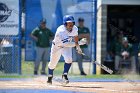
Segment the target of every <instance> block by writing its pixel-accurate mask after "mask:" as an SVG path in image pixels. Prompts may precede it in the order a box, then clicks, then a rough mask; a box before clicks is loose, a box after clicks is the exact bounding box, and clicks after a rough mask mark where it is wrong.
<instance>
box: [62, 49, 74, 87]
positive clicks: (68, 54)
mask: <svg viewBox="0 0 140 93" xmlns="http://www.w3.org/2000/svg"><path fill="white" fill-rule="evenodd" d="M62 55H63V57H64V60H65V64H64V71H63V75H62V79H64V80H65V83H66V84H67V83H69V80H68V77H67V75H68V72H69V69H70V67H71V64H72V48H64V49H63V51H62Z"/></svg>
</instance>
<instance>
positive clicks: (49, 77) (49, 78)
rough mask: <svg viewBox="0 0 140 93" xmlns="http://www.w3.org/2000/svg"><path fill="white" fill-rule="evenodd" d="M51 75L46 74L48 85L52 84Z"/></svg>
mask: <svg viewBox="0 0 140 93" xmlns="http://www.w3.org/2000/svg"><path fill="white" fill-rule="evenodd" d="M52 78H53V77H52V76H48V81H47V83H48V84H49V85H51V84H52Z"/></svg>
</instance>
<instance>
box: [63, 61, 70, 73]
mask: <svg viewBox="0 0 140 93" xmlns="http://www.w3.org/2000/svg"><path fill="white" fill-rule="evenodd" d="M70 67H71V63H65V64H64V71H63V74H68V71H69V69H70Z"/></svg>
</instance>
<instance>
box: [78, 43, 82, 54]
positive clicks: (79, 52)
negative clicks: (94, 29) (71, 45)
mask: <svg viewBox="0 0 140 93" xmlns="http://www.w3.org/2000/svg"><path fill="white" fill-rule="evenodd" d="M76 51H77V52H78V54H82V53H83V52H82V50H81V48H80V46H79V45H77V46H76Z"/></svg>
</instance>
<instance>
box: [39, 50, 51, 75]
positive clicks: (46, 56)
mask: <svg viewBox="0 0 140 93" xmlns="http://www.w3.org/2000/svg"><path fill="white" fill-rule="evenodd" d="M49 52H50V51H49V48H44V52H43V59H42V70H41V74H42V75H46V71H45V69H46V64H47V59H48V56H50V55H49V54H50V53H49Z"/></svg>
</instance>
